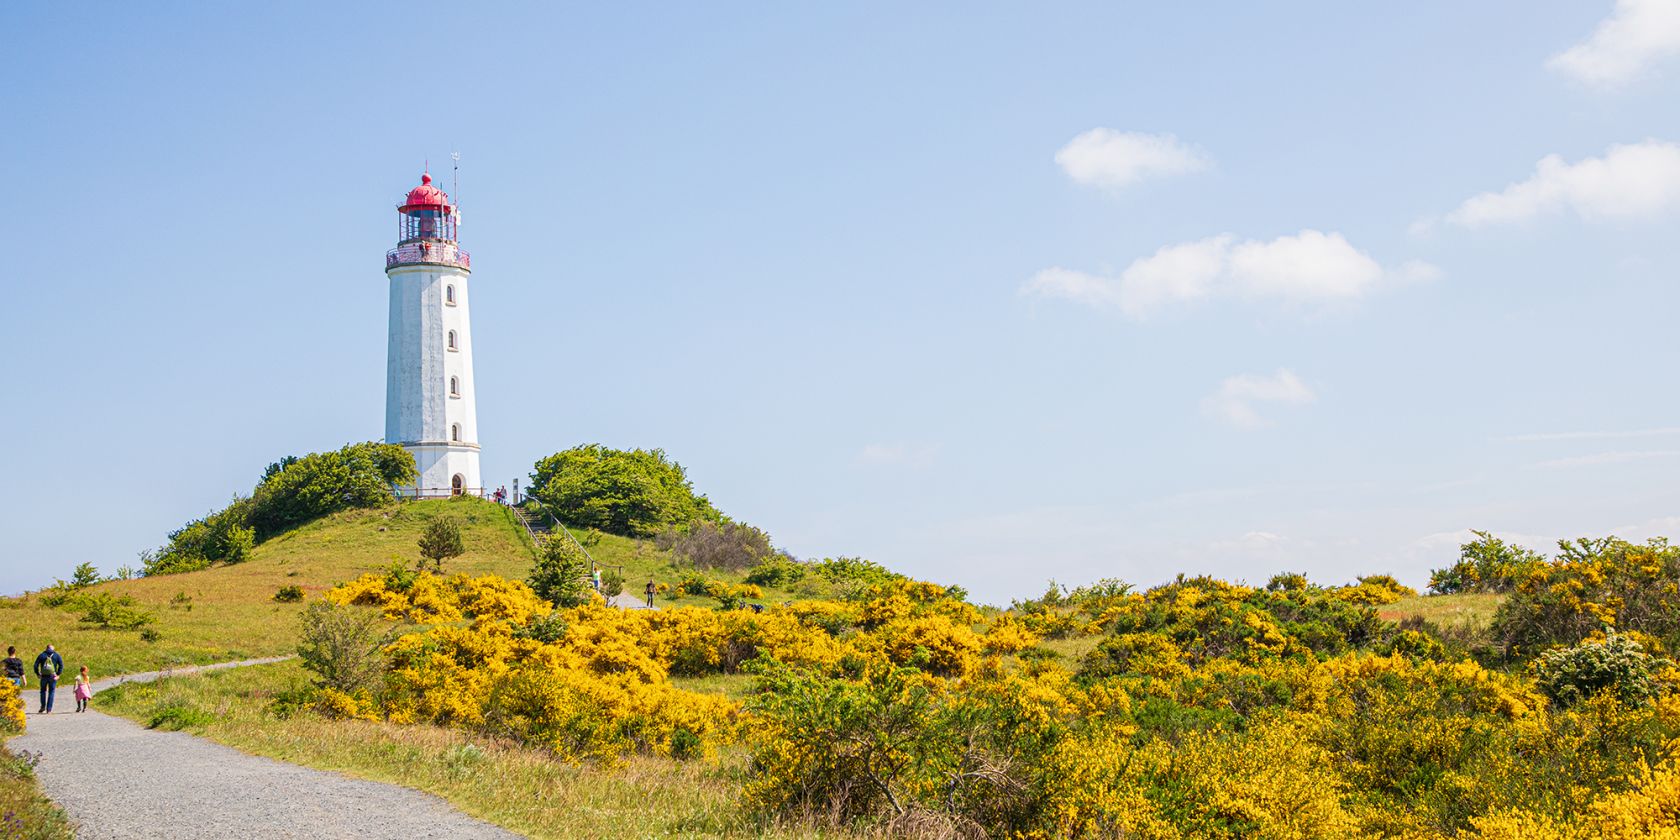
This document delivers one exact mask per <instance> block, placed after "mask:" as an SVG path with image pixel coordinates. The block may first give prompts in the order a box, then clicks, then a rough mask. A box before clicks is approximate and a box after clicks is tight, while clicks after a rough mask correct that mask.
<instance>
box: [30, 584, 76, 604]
mask: <svg viewBox="0 0 1680 840" xmlns="http://www.w3.org/2000/svg"><path fill="white" fill-rule="evenodd" d="M81 594H82V593H81V591H80V590H78V589H77V588H76V587H74V586H71V585H70V584H68V583H66V582H64V581H62V580H57V581H53V585H52V586H49V587H47V588H46V589H43V590H41V591H40V593H38V594H37V595H36V596H35V597H36V600H38V601H40V602H41V606H43V607H48V608H52V609H57V608H59V607H65V606H68V607H71V608H74V606H75V605H74V604H73V603H72V601H74V600H75V599H77V598H79V597H81Z"/></svg>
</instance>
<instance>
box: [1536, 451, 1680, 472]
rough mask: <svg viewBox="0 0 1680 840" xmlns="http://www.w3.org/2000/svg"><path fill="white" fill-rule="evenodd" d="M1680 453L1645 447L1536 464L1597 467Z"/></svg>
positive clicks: (1554, 466)
mask: <svg viewBox="0 0 1680 840" xmlns="http://www.w3.org/2000/svg"><path fill="white" fill-rule="evenodd" d="M1676 455H1680V450H1676V449H1644V450H1635V451H1621V452H1597V453H1594V454H1592V455H1577V456H1574V457H1571V458H1557V459H1554V460H1551V461H1541V462H1540V463H1538V464H1535V466H1537V467H1544V468H1546V469H1558V468H1562V467H1597V466H1602V465H1604V464H1627V463H1631V462H1634V461H1651V460H1655V459H1657V458H1672V457H1674V456H1676Z"/></svg>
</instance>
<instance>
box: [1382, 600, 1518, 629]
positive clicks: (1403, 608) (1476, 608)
mask: <svg viewBox="0 0 1680 840" xmlns="http://www.w3.org/2000/svg"><path fill="white" fill-rule="evenodd" d="M1504 600H1505V596H1504V595H1498V594H1489V593H1473V594H1466V595H1418V596H1415V597H1412V598H1402V599H1400V600H1398V601H1395V602H1394V603H1392V604H1386V605H1384V606H1381V607H1378V608H1377V615H1378V616H1380V617H1381V618H1382V619H1383V620H1384V621H1400V620H1401V619H1404V618H1410V617H1411V616H1414V615H1415V616H1420V617H1422V618H1424V619H1426V620H1428V621H1430V622H1431V623H1433V624H1435V625H1437V626H1439V627H1442V628H1452V629H1463V630H1471V631H1480V630H1486V629H1487V628H1488V626H1489V625H1490V624H1492V623H1493V614H1494V613H1495V612H1497V611H1498V610H1499V605H1500V604H1501V603H1503V602H1504Z"/></svg>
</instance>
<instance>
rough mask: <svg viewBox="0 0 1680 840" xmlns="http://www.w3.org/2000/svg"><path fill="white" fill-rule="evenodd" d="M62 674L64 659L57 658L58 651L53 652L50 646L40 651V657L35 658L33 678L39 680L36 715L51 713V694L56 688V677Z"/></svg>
mask: <svg viewBox="0 0 1680 840" xmlns="http://www.w3.org/2000/svg"><path fill="white" fill-rule="evenodd" d="M62 673H64V657H62V656H59V655H58V651H56V650H53V646H52V645H47V649H46V650H43V651H41V655H40V656H37V657H35V676H37V677H39V678H40V679H41V711H39V712H36V714H38V715H45V714H51V713H52V707H53V693H54V691H56V690H57V688H58V675H59V674H62Z"/></svg>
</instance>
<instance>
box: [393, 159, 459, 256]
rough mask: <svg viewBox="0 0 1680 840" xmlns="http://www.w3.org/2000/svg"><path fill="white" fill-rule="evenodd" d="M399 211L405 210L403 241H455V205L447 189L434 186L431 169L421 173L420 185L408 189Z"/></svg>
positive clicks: (403, 216) (402, 218)
mask: <svg viewBox="0 0 1680 840" xmlns="http://www.w3.org/2000/svg"><path fill="white" fill-rule="evenodd" d="M397 212H398V213H400V214H402V215H401V224H402V230H401V231H400V239H401V241H402V242H405V243H406V242H416V241H419V240H422V239H441V240H444V241H446V242H454V241H455V205H453V204H450V203H449V194H448V193H445V192H444V191H443V190H440V189H438V188H437V187H434V186H432V175H431V173H430V172H428V173H426V174H424V175H421V176H420V186H418V187H415V188H414V189H412V190H409V191H408V199H407V200H406V201H404V202H403V204H402V206H401V207H398V208H397Z"/></svg>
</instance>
